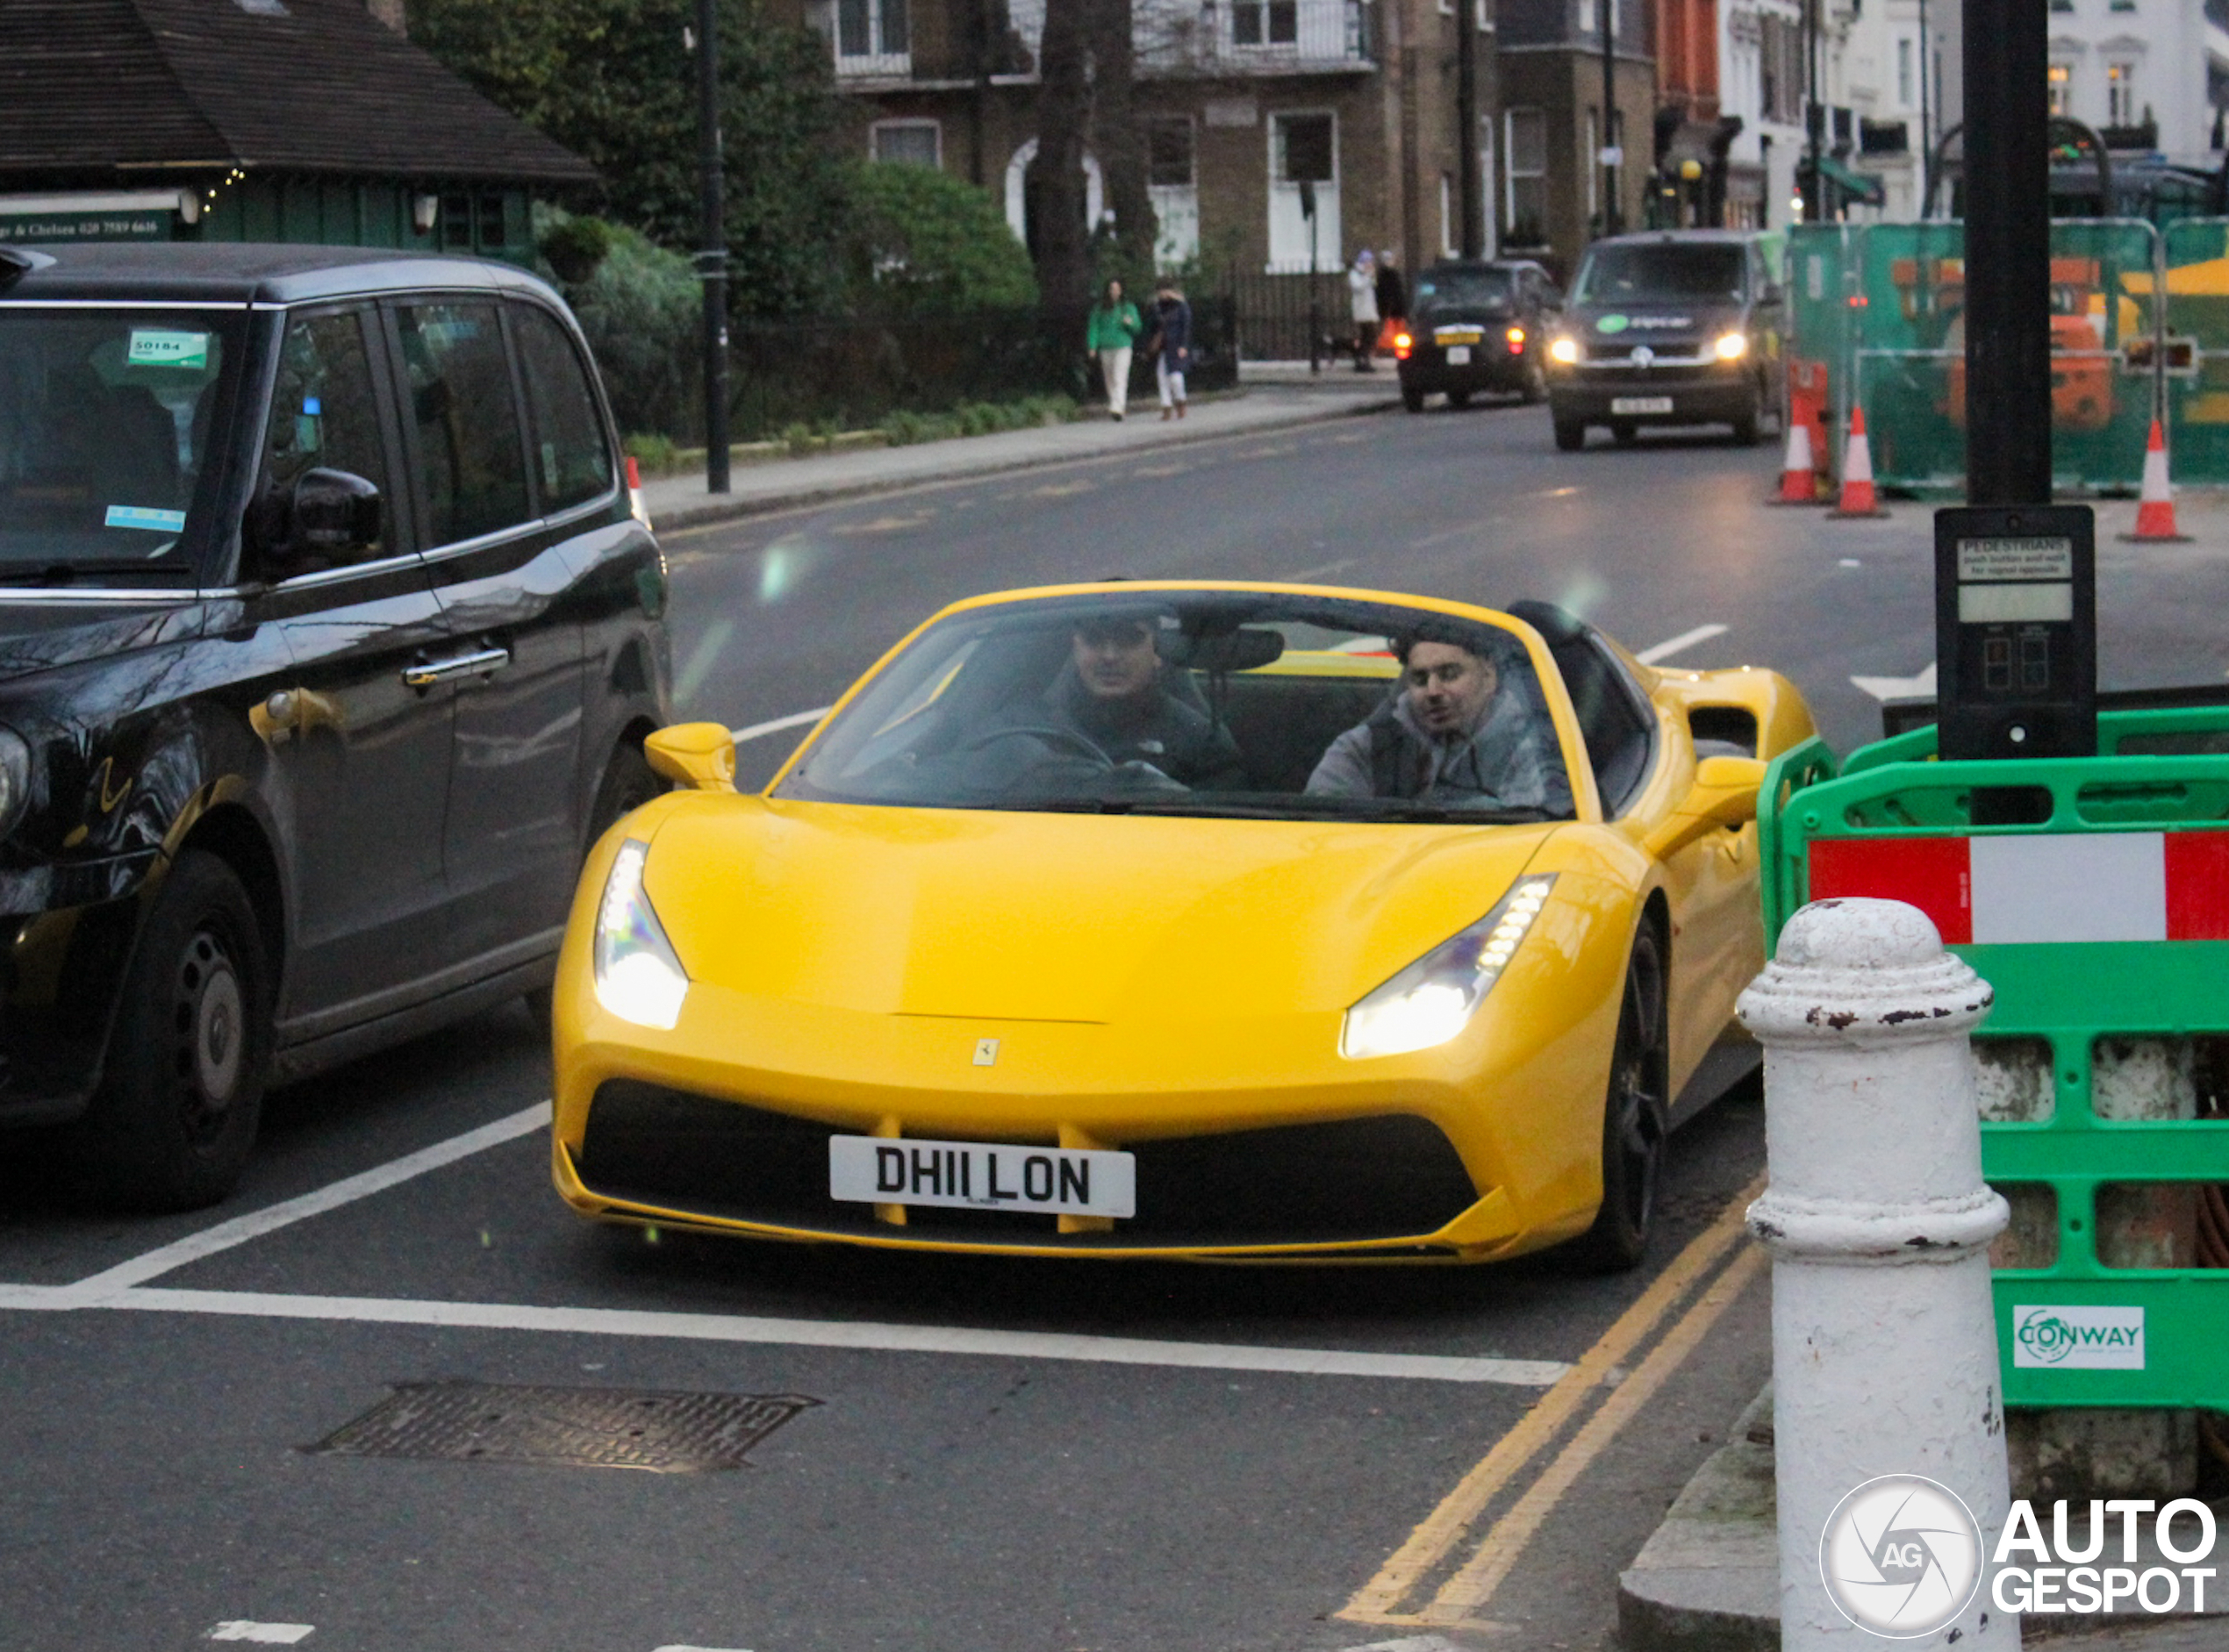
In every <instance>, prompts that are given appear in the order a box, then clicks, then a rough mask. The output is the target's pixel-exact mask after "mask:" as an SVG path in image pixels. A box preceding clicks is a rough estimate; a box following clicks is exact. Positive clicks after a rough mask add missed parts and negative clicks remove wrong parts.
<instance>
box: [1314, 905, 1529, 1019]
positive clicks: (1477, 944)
mask: <svg viewBox="0 0 2229 1652" xmlns="http://www.w3.org/2000/svg"><path fill="white" fill-rule="evenodd" d="M1555 882H1556V880H1555V878H1554V876H1546V877H1527V878H1521V879H1519V880H1518V883H1517V885H1516V888H1515V889H1513V890H1510V891H1509V893H1508V894H1507V895H1504V896H1503V897H1502V899H1501V901H1500V903H1499V904H1498V905H1495V907H1494V910H1493V911H1492V912H1488V913H1487V915H1486V916H1485V917H1483V918H1481V919H1479V920H1478V922H1476V923H1474V924H1473V925H1472V926H1470V927H1469V928H1468V929H1466V930H1464V931H1463V932H1462V933H1459V934H1457V935H1452V936H1450V937H1449V938H1448V939H1447V940H1444V941H1442V942H1440V944H1439V945H1438V946H1437V947H1434V948H1432V949H1431V950H1430V952H1428V953H1426V954H1425V955H1423V957H1421V958H1419V959H1417V960H1416V962H1414V963H1412V964H1410V965H1409V966H1408V968H1407V969H1403V970H1402V971H1401V973H1400V974H1399V975H1397V976H1394V978H1393V979H1392V980H1390V981H1388V982H1387V983H1385V984H1384V985H1383V986H1381V987H1380V988H1378V989H1377V990H1375V991H1374V992H1373V993H1371V994H1370V995H1369V997H1367V998H1364V999H1363V1000H1362V1001H1361V1002H1360V1003H1358V1004H1357V1005H1355V1006H1354V1007H1353V1008H1352V1009H1351V1010H1349V1011H1348V1012H1347V1014H1346V1019H1345V1021H1344V1023H1342V1024H1341V1026H1340V1028H1339V1054H1340V1055H1344V1056H1345V1057H1346V1058H1347V1059H1348V1060H1349V1061H1356V1062H1358V1061H1367V1060H1368V1059H1370V1058H1371V1057H1372V1056H1373V1055H1407V1054H1408V1053H1409V1052H1410V1051H1411V1050H1420V1049H1430V1048H1432V1047H1433V1046H1434V1045H1436V1044H1444V1043H1446V1042H1447V1041H1448V1040H1449V1039H1451V1038H1453V1037H1454V1036H1455V1035H1456V1034H1457V1033H1460V1032H1461V1031H1462V1030H1463V1029H1464V1028H1465V1027H1466V1026H1469V1025H1470V1020H1471V1017H1472V1016H1473V1014H1475V1013H1476V1012H1477V1011H1478V1007H1479V1005H1480V1004H1482V1003H1484V1002H1485V1001H1486V995H1487V993H1488V992H1490V991H1492V990H1494V983H1495V982H1496V981H1499V980H1500V979H1501V978H1502V971H1503V970H1504V969H1508V968H1509V960H1510V958H1511V957H1512V956H1513V955H1515V954H1516V949H1517V946H1518V943H1519V942H1521V941H1523V940H1524V937H1525V932H1526V931H1527V930H1529V929H1530V928H1531V927H1532V920H1533V919H1536V918H1537V917H1538V916H1539V915H1540V909H1541V907H1542V906H1544V905H1546V903H1547V899H1548V891H1549V890H1551V889H1552V888H1553V887H1554V886H1555Z"/></svg>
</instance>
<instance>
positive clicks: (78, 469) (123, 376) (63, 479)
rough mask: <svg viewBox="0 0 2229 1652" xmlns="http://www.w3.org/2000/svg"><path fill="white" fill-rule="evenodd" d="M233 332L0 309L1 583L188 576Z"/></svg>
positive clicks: (121, 313) (194, 322)
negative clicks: (217, 409)
mask: <svg viewBox="0 0 2229 1652" xmlns="http://www.w3.org/2000/svg"><path fill="white" fill-rule="evenodd" d="M237 326H238V323H237V320H236V319H235V318H233V317H232V316H230V315H226V316H223V317H221V318H220V317H215V316H211V314H210V313H208V312H206V311H178V312H168V311H154V310H117V311H102V310H93V309H77V308H74V307H73V308H68V309H44V308H38V307H33V306H31V305H25V306H22V307H20V308H18V307H14V306H0V583H6V582H10V581H12V582H14V583H73V582H75V581H78V580H95V581H97V582H98V583H104V584H113V583H140V581H142V580H154V581H157V582H170V581H176V580H178V579H181V578H185V577H189V576H190V571H191V569H190V557H191V555H192V553H193V550H194V547H195V545H196V540H195V538H194V537H193V535H194V533H195V532H196V531H197V530H198V529H199V527H200V526H201V518H205V517H206V515H207V514H208V512H209V511H211V509H212V508H213V507H212V506H211V504H210V503H209V499H208V496H209V495H210V494H211V492H213V486H204V482H208V483H213V482H214V477H213V476H211V475H209V472H210V470H211V467H210V465H209V462H208V461H209V457H210V453H211V442H212V432H213V431H215V429H216V428H217V426H218V420H217V418H216V408H217V404H218V401H219V397H220V396H221V395H222V394H223V393H224V384H225V380H226V375H227V368H228V365H229V363H230V362H231V361H232V360H233V357H235V356H236V355H237V354H238V350H237V345H236V340H237V336H238V335H237V331H236V329H237Z"/></svg>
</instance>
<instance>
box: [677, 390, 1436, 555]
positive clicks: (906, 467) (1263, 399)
mask: <svg viewBox="0 0 2229 1652" xmlns="http://www.w3.org/2000/svg"><path fill="white" fill-rule="evenodd" d="M1400 394H1401V392H1400V386H1399V384H1398V383H1396V382H1395V381H1394V375H1392V374H1391V373H1390V372H1380V373H1377V374H1372V375H1364V374H1359V373H1352V372H1350V373H1348V374H1347V375H1344V376H1339V375H1332V374H1330V373H1326V374H1324V375H1322V378H1321V379H1319V380H1315V381H1313V382H1310V381H1308V380H1307V379H1305V378H1303V379H1301V380H1299V381H1297V382H1295V381H1294V380H1291V379H1288V378H1285V377H1282V376H1277V377H1272V379H1271V380H1270V382H1268V383H1261V384H1251V383H1250V384H1248V385H1247V386H1246V387H1245V388H1244V389H1242V390H1241V391H1240V392H1239V393H1238V394H1236V395H1235V396H1226V397H1215V398H1213V399H1208V400H1201V401H1197V402H1194V403H1193V404H1192V408H1191V411H1190V413H1189V415H1188V416H1187V417H1186V418H1180V419H1170V420H1164V419H1163V418H1161V416H1160V409H1159V408H1158V407H1157V406H1155V405H1154V404H1153V403H1152V401H1151V400H1150V398H1148V399H1146V400H1145V401H1143V402H1136V401H1134V402H1132V404H1131V411H1130V416H1129V418H1128V419H1126V420H1124V421H1122V423H1120V424H1117V423H1115V422H1114V420H1112V419H1110V418H1107V416H1106V414H1105V412H1104V411H1100V412H1097V413H1095V414H1092V415H1089V416H1087V417H1086V418H1081V419H1079V420H1077V421H1076V422H1075V423H1073V424H1065V425H1049V426H1043V427H1042V428H1038V429H1034V430H1009V431H1001V432H1000V433H998V434H997V435H993V436H959V437H954V438H951V439H950V440H945V441H932V442H922V443H920V444H918V445H917V446H914V447H855V448H851V449H849V450H848V451H845V452H842V453H827V454H813V455H812V456H811V457H808V458H803V459H774V460H768V461H763V462H762V463H757V464H749V465H737V466H736V467H735V469H734V473H733V476H732V487H731V490H730V491H729V492H727V493H725V494H714V493H710V492H707V491H706V488H705V479H704V477H703V476H702V475H701V474H697V475H693V476H663V477H660V478H658V479H656V480H655V481H650V482H647V483H644V484H643V489H642V493H643V503H644V504H646V505H647V506H648V507H649V512H650V520H651V521H652V523H653V524H655V525H656V526H657V528H658V529H659V530H660V531H662V532H663V531H666V530H670V529H674V528H681V527H694V526H701V525H703V524H706V523H711V522H720V521H727V520H729V519H732V518H738V517H746V516H758V515H763V514H764V513H765V512H767V511H787V510H793V509H796V508H797V507H799V506H801V505H813V504H828V503H831V502H833V501H835V500H838V499H849V498H857V497H862V496H864V495H866V494H871V493H885V492H888V491H890V490H894V489H898V488H909V487H913V486H915V485H917V484H919V483H924V482H951V481H957V480H958V479H960V478H963V477H967V476H991V475H994V474H996V473H998V472H1000V471H1007V470H1024V469H1029V468H1035V467H1036V466H1040V465H1057V464H1065V463H1069V462H1071V461H1075V460H1079V459H1097V458H1100V457H1103V456H1105V455H1107V454H1122V453H1133V452H1142V451H1144V450H1146V449H1150V448H1155V447H1171V446H1173V445H1175V444H1178V443H1181V442H1195V441H1206V440H1212V439H1213V438H1215V437H1218V436H1246V435H1257V434H1262V433H1267V432H1271V431H1277V430H1285V429H1289V428H1292V427H1293V426H1300V425H1313V424H1317V423H1321V422H1322V421H1324V420H1327V419H1335V418H1350V417H1352V416H1354V415H1356V414H1359V413H1374V412H1378V411H1382V410H1384V409H1386V408H1388V407H1393V406H1397V405H1398V404H1399V402H1400Z"/></svg>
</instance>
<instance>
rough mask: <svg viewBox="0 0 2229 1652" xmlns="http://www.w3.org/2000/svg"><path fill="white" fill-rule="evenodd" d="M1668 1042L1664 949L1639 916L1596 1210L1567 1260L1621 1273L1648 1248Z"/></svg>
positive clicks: (1605, 1111)
mask: <svg viewBox="0 0 2229 1652" xmlns="http://www.w3.org/2000/svg"><path fill="white" fill-rule="evenodd" d="M1667 1043H1668V1038H1667V1036H1666V1023H1665V1003H1664V954H1663V948H1662V945H1661V943H1660V942H1659V940H1658V939H1657V934H1656V930H1655V928H1654V926H1652V925H1651V924H1649V923H1648V922H1647V921H1645V920H1644V921H1643V923H1642V925H1641V927H1640V931H1639V933H1638V934H1636V935H1635V936H1634V937H1633V956H1632V962H1630V963H1629V964H1627V966H1626V969H1625V996H1624V998H1623V1002H1622V1003H1621V1004H1620V1005H1619V1006H1618V1012H1617V1043H1616V1048H1614V1049H1613V1050H1612V1052H1611V1055H1610V1066H1609V1096H1608V1097H1607V1098H1605V1101H1604V1105H1603V1108H1602V1208H1601V1209H1600V1210H1599V1211H1597V1212H1595V1225H1594V1226H1592V1227H1590V1228H1588V1230H1587V1231H1586V1233H1584V1234H1581V1235H1580V1237H1579V1238H1577V1239H1576V1240H1573V1241H1572V1244H1571V1248H1570V1255H1571V1259H1572V1261H1573V1262H1575V1263H1577V1264H1578V1265H1579V1266H1580V1267H1581V1268H1583V1269H1586V1270H1587V1271H1588V1272H1590V1273H1623V1272H1624V1271H1625V1270H1626V1269H1631V1268H1634V1267H1637V1266H1638V1265H1639V1263H1640V1261H1641V1258H1642V1256H1643V1255H1645V1253H1646V1252H1647V1249H1648V1241H1649V1228H1650V1226H1651V1224H1652V1221H1653V1219H1654V1218H1655V1215H1656V1189H1657V1180H1658V1177H1659V1173H1660V1172H1661V1170H1662V1169H1663V1163H1664V1135H1665V1129H1664V1123H1665V1119H1666V1117H1667V1115H1668V1113H1669V1110H1670V1102H1671V1098H1670V1097H1669V1095H1668V1094H1667V1093H1666V1091H1667V1089H1668V1084H1667V1062H1666V1045H1667Z"/></svg>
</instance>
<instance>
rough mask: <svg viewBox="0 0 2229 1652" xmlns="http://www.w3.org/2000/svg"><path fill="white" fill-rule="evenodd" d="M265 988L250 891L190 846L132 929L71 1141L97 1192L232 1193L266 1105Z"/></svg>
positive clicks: (140, 1199) (194, 1205) (158, 1207)
mask: <svg viewBox="0 0 2229 1652" xmlns="http://www.w3.org/2000/svg"><path fill="white" fill-rule="evenodd" d="M272 998H273V993H272V980H271V971H270V967H269V960H268V959H267V957H266V955H265V953H264V948H263V931H262V925H261V924H260V923H258V922H257V920H256V916H255V908H254V905H253V904H252V903H251V902H250V901H249V899H248V898H247V890H246V889H244V888H242V887H241V885H240V879H239V878H238V877H237V876H235V875H234V874H233V869H232V868H231V867H229V866H227V865H226V864H225V862H223V861H221V860H219V858H218V857H217V856H215V855H210V854H206V853H204V852H203V851H201V850H198V849H188V850H186V851H185V852H184V853H183V854H182V855H179V856H178V858H177V860H176V862H173V863H172V865H171V868H170V871H169V874H168V876H167V877H166V878H165V879H164V880H163V885H162V890H161V893H160V894H159V895H157V896H156V897H155V901H154V909H153V910H152V911H151V912H149V913H148V914H147V921H146V923H145V925H144V926H142V927H141V929H140V940H139V946H138V948H136V950H135V951H134V954H133V959H132V966H131V970H130V973H129V974H128V975H127V976H126V977H125V984H124V994H123V998H122V1001H121V1006H120V1008H119V1009H118V1014H117V1021H116V1028H115V1032H114V1033H113V1035H112V1037H111V1042H110V1046H109V1052H108V1062H107V1067H106V1070H105V1072H104V1076H103V1077H102V1081H101V1088H100V1091H99V1093H98V1094H97V1096H96V1097H95V1098H94V1101H93V1107H92V1110H91V1112H89V1113H88V1114H87V1115H86V1119H85V1121H84V1123H83V1124H82V1126H78V1128H77V1130H76V1131H75V1133H74V1139H73V1141H72V1143H71V1145H72V1148H73V1150H74V1152H75V1156H77V1157H78V1158H79V1160H80V1162H82V1163H83V1164H84V1166H85V1168H86V1169H88V1170H89V1171H90V1174H91V1177H92V1180H93V1181H94V1183H95V1184H96V1185H97V1187H98V1188H99V1189H100V1190H101V1191H103V1192H104V1193H106V1194H109V1195H111V1197H113V1198H115V1199H116V1200H117V1201H118V1203H120V1204H123V1205H128V1206H130V1207H132V1208H133V1209H137V1210H145V1211H190V1210H197V1209H199V1208H200V1207H201V1206H203V1205H213V1204H215V1203H216V1202H217V1201H218V1200H219V1199H221V1198H224V1197H225V1195H226V1194H227V1193H229V1192H231V1191H232V1190H233V1184H235V1183H236V1182H238V1181H239V1179H240V1171H241V1169H243V1168H244V1167H245V1166H246V1165H247V1155H248V1150H249V1149H250V1148H253V1147H254V1144H255V1128H256V1125H257V1122H258V1120H259V1119H260V1117H261V1115H262V1105H263V1076H264V1071H265V1069H267V1068H268V1066H269V1062H270V1057H271V1002H272Z"/></svg>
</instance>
